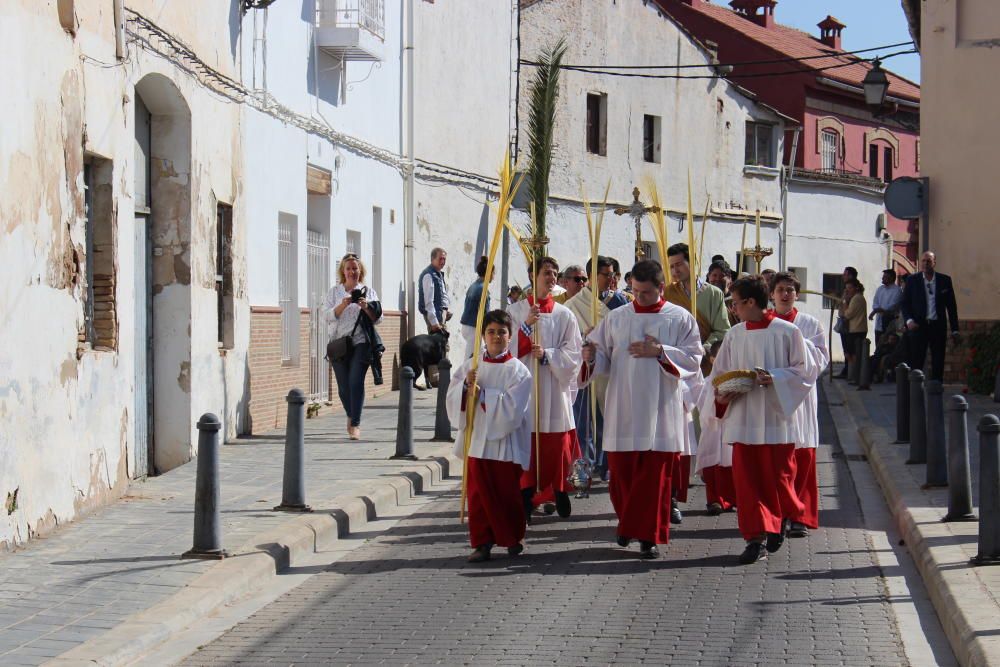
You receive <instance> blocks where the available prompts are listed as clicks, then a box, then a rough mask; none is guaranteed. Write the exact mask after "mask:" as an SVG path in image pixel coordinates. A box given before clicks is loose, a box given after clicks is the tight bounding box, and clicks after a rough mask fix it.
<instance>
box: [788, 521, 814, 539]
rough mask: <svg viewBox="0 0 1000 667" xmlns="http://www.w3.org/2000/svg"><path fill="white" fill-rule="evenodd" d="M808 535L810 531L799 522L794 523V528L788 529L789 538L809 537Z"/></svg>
mask: <svg viewBox="0 0 1000 667" xmlns="http://www.w3.org/2000/svg"><path fill="white" fill-rule="evenodd" d="M808 535H809V529H808V528H806V526H805V524H802V523H799V522H798V521H793V522H792V527H791V528H789V529H788V537H807V536H808Z"/></svg>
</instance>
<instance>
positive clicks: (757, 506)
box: [733, 442, 803, 540]
mask: <svg viewBox="0 0 1000 667" xmlns="http://www.w3.org/2000/svg"><path fill="white" fill-rule="evenodd" d="M733 482H734V483H735V486H736V505H737V507H739V510H738V511H737V512H736V519H737V523H738V524H739V527H740V533H741V534H742V535H743V538H744V539H746V540H750V539H753V538H756V537H758V536H760V535H762V534H764V533H777V532H780V531H781V522H782V520H783V519H786V518H787V519H795V518H796V517H798V516H801V515H802V511H803V506H802V503H801V502H800V501H799V498H798V496H797V495H796V493H795V486H794V483H795V445H793V444H784V445H747V444H743V443H741V442H735V443H733Z"/></svg>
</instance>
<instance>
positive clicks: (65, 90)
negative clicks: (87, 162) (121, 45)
mask: <svg viewBox="0 0 1000 667" xmlns="http://www.w3.org/2000/svg"><path fill="white" fill-rule="evenodd" d="M173 4H177V3H172V4H170V3H168V4H167V5H164V3H156V2H152V1H143V0H140V1H137V2H133V3H129V6H130V7H131V8H133V9H135V10H137V11H139V12H142V13H145V14H146V15H147V16H149V17H150V18H151V19H152V20H155V21H157V22H158V23H160V25H162V26H163V27H165V28H167V29H168V30H170V31H171V32H172V33H173V34H175V35H176V36H178V37H179V38H180V39H181V40H183V41H184V42H185V43H187V44H189V45H191V46H192V47H194V48H195V50H196V51H198V52H200V53H202V54H203V55H204V56H205V59H206V60H208V61H209V62H218V63H219V64H220V66H221V68H222V69H223V70H224V71H227V72H229V73H231V72H232V71H233V58H232V55H228V56H227V53H229V49H228V44H229V41H230V37H232V38H233V39H235V37H236V34H232V35H230V34H229V32H228V31H227V29H226V26H227V24H228V20H227V19H228V12H229V10H230V8H228V7H216V8H214V9H211V8H209V9H206V10H205V11H202V12H199V13H197V14H195V13H190V12H188V14H186V15H185V14H183V13H182V11H181V7H180V5H178V6H177V7H175V8H174V9H172V10H168V9H167V8H166V7H167V6H173ZM160 6H162V8H161V7H160ZM206 7H207V5H206ZM75 8H76V16H75V35H71V34H70V33H68V32H66V31H64V30H63V28H62V27H61V25H60V22H59V17H58V13H57V9H56V3H55V2H54V1H53V0H48V1H35V0H33V1H30V2H29V1H27V0H20V1H19V2H14V3H9V2H8V3H3V7H2V8H0V58H2V59H3V62H4V63H5V80H4V83H5V86H6V87H8V89H10V90H22V91H29V94H26V95H16V96H12V97H11V99H9V100H6V101H5V104H4V106H3V109H2V110H0V125H2V126H3V128H4V131H3V133H0V182H2V183H4V187H3V188H0V227H2V228H3V231H4V242H3V243H2V244H0V265H2V266H4V271H5V277H6V279H5V280H4V281H3V282H2V284H0V317H2V319H3V322H2V328H0V330H2V331H3V336H2V341H3V345H0V378H3V379H2V380H0V497H2V498H5V499H6V498H8V496H10V497H11V498H13V494H14V492H15V490H16V507H15V506H14V504H13V503H9V504H8V505H9V506H8V507H7V508H6V509H5V511H0V548H4V547H11V546H14V545H16V544H19V543H22V542H24V541H26V540H28V539H30V538H31V537H33V536H35V535H37V534H40V533H44V532H46V531H48V530H50V529H51V528H53V527H54V526H55V525H57V524H59V523H65V522H67V521H70V520H72V519H74V518H76V517H78V516H79V515H80V514H81V513H83V512H86V511H88V510H90V509H92V508H94V507H96V506H99V505H100V504H103V503H106V502H109V501H110V500H113V499H114V498H117V497H118V496H119V495H120V494H121V493H122V492H123V491H124V489H125V488H126V487H127V485H128V482H129V479H130V478H132V477H137V476H141V475H142V474H143V473H142V471H137V470H136V469H135V461H136V452H135V444H136V433H135V430H136V421H135V408H134V406H135V404H136V400H135V395H134V388H135V380H134V375H135V358H136V351H137V349H143V348H144V346H145V345H146V341H145V340H141V341H137V340H136V339H135V333H134V332H135V311H136V296H135V294H134V290H133V285H134V277H135V275H136V273H137V271H138V270H139V268H140V267H141V266H142V261H143V258H142V257H137V255H136V251H135V243H134V234H135V219H134V215H133V213H134V202H133V199H132V192H133V183H132V181H133V171H134V164H135V162H134V160H135V157H134V155H135V153H134V143H135V139H134V127H133V115H134V111H133V107H132V104H133V100H134V97H135V86H136V84H137V83H138V82H139V81H140V80H142V79H143V78H144V77H145V76H147V75H149V74H160V75H162V77H163V78H164V80H169V81H172V82H173V85H175V87H176V89H177V91H179V94H180V95H181V96H182V97H183V99H184V100H185V102H186V104H187V106H188V108H189V109H190V115H191V148H190V155H191V157H190V164H189V167H190V169H189V171H190V173H189V175H187V176H186V178H187V179H188V181H189V183H190V194H191V196H190V200H189V201H188V200H185V201H183V202H171V203H172V204H176V205H179V206H181V207H185V206H186V207H187V212H185V213H184V214H185V215H187V217H189V219H190V226H191V234H190V241H189V245H188V247H187V248H185V251H184V253H182V255H181V256H182V257H184V258H185V260H186V261H184V262H183V266H181V264H175V265H174V266H173V267H170V268H169V269H167V268H165V267H162V266H157V268H156V273H157V274H158V275H159V274H161V273H162V272H163V271H167V272H168V273H169V272H170V271H172V272H173V275H174V276H175V277H176V276H177V275H178V274H187V275H186V277H185V280H186V281H187V283H188V284H189V290H190V302H191V313H192V315H191V318H190V319H189V321H187V322H184V323H183V324H181V325H179V328H181V329H183V330H184V335H185V336H187V335H188V330H190V338H191V341H192V342H191V344H190V346H188V354H187V360H186V361H187V367H188V368H187V371H186V372H187V377H186V378H185V379H183V381H182V382H180V383H179V382H178V377H179V376H181V375H182V373H181V371H182V366H181V361H178V363H177V364H176V365H177V368H176V369H175V372H174V373H173V382H174V384H175V386H177V388H178V392H179V393H181V394H186V395H187V396H188V397H189V399H188V400H187V402H186V405H187V406H188V407H187V408H186V412H185V414H184V415H183V416H184V419H182V420H180V421H181V424H182V425H183V429H180V430H178V432H177V433H176V434H174V435H173V436H172V441H168V440H166V439H165V440H164V442H162V443H157V446H158V450H157V457H156V460H157V467H158V468H159V469H160V470H165V469H168V468H170V467H173V466H175V465H178V464H180V463H182V462H184V461H186V460H188V459H189V458H190V457H191V455H192V452H193V449H192V446H191V443H192V438H193V436H194V429H193V424H194V422H195V421H196V419H197V416H198V415H200V414H201V413H202V412H207V411H213V412H216V413H218V414H220V416H222V417H223V418H224V419H225V420H226V425H227V431H228V432H229V433H235V429H236V425H235V423H234V422H235V415H236V414H237V413H238V408H239V404H240V401H241V398H242V396H241V394H242V390H243V383H244V374H245V370H244V369H245V356H246V340H245V339H246V338H247V337H248V330H249V308H248V307H247V305H246V297H245V291H246V286H245V265H244V262H243V259H242V258H243V255H244V252H243V251H242V250H240V247H241V246H243V247H245V239H242V238H239V233H238V234H237V238H235V239H234V244H235V245H236V248H237V250H236V252H235V253H234V255H235V257H236V274H237V279H236V281H235V282H236V291H237V300H236V301H237V307H236V311H237V315H236V318H237V323H236V330H237V331H242V332H244V333H243V335H242V338H243V340H242V341H238V342H237V346H236V349H234V350H230V351H228V353H227V355H226V356H225V357H223V356H221V355H220V354H219V351H218V348H217V345H216V342H215V338H216V336H215V330H216V318H215V292H214V285H213V284H212V277H214V243H215V234H214V224H215V202H216V200H217V199H218V200H220V201H228V202H230V203H234V205H235V211H236V213H235V216H236V218H237V220H236V221H235V224H234V227H235V229H237V230H239V229H241V227H242V224H241V223H240V221H239V218H240V216H241V215H242V211H241V205H242V202H241V201H240V199H241V194H240V188H239V186H238V183H239V180H240V170H241V165H242V156H241V148H240V146H241V144H240V140H239V127H240V123H239V120H240V113H239V109H238V107H237V106H236V105H229V104H224V103H222V102H220V100H219V98H218V97H216V96H214V95H211V94H209V93H208V92H206V91H205V90H204V89H203V88H201V87H200V86H198V85H197V84H195V83H194V82H192V81H191V80H190V78H189V77H188V75H187V74H185V73H183V72H181V71H180V70H179V69H177V68H176V67H175V66H174V65H172V64H171V63H169V62H167V61H165V60H164V59H162V58H160V57H157V56H153V55H150V54H149V53H147V52H145V51H143V50H141V49H138V48H137V47H136V46H135V45H134V44H132V45H130V55H129V58H128V61H127V63H125V64H116V63H117V61H116V58H115V41H114V26H113V19H112V3H110V2H108V3H80V2H77V3H75ZM174 11H176V13H170V12H174ZM220 26H222V27H221V28H220ZM220 31H221V32H220ZM222 33H225V34H224V35H223V34H222ZM220 39H224V41H223V42H222V45H219V41H220ZM85 151H86V152H87V153H92V154H94V155H98V156H101V157H102V158H105V159H109V160H111V161H112V162H113V171H112V179H111V181H112V198H111V201H112V205H111V208H112V216H113V225H114V226H113V229H114V233H115V258H114V266H115V269H116V271H117V278H118V280H117V294H116V301H115V302H116V304H117V312H116V317H117V321H118V327H119V335H118V345H117V349H115V350H112V351H93V350H89V349H86V348H81V349H80V350H79V352H78V344H77V337H78V332H79V331H80V330H81V329H82V327H83V323H84V319H83V317H84V316H83V302H84V295H85V291H86V284H85V281H86V278H85V275H86V274H85V271H84V268H85V261H86V257H85V252H86V251H85V247H86V246H85V237H86V212H85V207H84V183H83V163H84V155H85ZM154 196H155V194H154ZM184 267H186V269H185V268H184ZM173 288H174V285H170V286H169V287H167V286H165V287H164V292H162V293H167V292H169V291H170V290H171V289H173ZM164 325H165V322H163V321H162V320H161V321H159V322H158V323H157V325H156V326H157V327H158V328H157V329H156V330H154V332H153V338H154V340H160V339H162V337H163V335H164V333H166V334H167V335H172V332H167V331H166V328H165V326H164ZM169 371H170V369H168V370H167V371H164V372H163V373H162V375H163V376H165V377H169V376H170V372H169ZM161 379H162V378H161ZM182 385H184V386H182Z"/></svg>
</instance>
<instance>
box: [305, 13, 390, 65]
mask: <svg viewBox="0 0 1000 667" xmlns="http://www.w3.org/2000/svg"><path fill="white" fill-rule="evenodd" d="M316 45H317V46H318V47H319V48H320V50H322V51H324V52H325V53H328V54H330V55H331V56H333V57H334V58H337V59H340V60H364V61H369V62H371V61H378V62H381V61H382V60H383V53H384V51H385V2H384V0H316Z"/></svg>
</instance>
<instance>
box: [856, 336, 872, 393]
mask: <svg viewBox="0 0 1000 667" xmlns="http://www.w3.org/2000/svg"><path fill="white" fill-rule="evenodd" d="M858 347H859V348H861V351H860V352H859V353H858V391H870V390H871V388H872V362H871V352H872V343H871V341H870V340H868V338H867V337H865V338H862V339H861V343H860V344H859V345H858Z"/></svg>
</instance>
